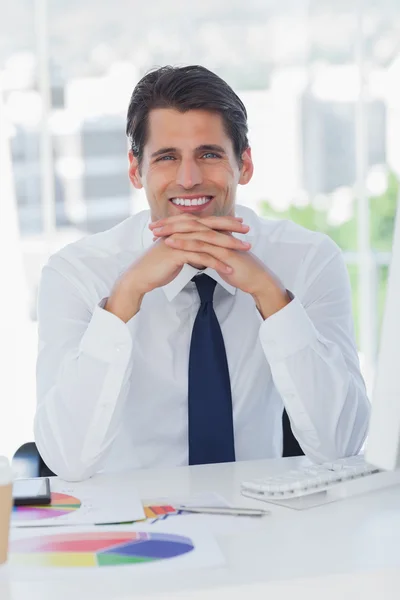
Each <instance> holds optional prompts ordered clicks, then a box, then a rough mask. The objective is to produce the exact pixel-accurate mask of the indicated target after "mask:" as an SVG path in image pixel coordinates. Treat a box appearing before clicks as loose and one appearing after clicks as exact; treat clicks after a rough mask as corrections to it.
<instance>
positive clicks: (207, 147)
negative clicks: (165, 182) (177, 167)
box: [151, 144, 226, 158]
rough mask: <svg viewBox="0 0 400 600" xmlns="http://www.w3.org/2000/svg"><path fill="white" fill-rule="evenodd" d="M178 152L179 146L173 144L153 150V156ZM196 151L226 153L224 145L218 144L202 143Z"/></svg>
mask: <svg viewBox="0 0 400 600" xmlns="http://www.w3.org/2000/svg"><path fill="white" fill-rule="evenodd" d="M178 152H179V150H178V148H173V147H172V146H171V147H169V148H160V149H159V150H156V151H155V152H153V154H152V155H151V158H156V157H157V156H161V155H162V154H174V153H178ZM195 152H218V153H219V154H226V152H225V150H224V149H223V148H222V146H218V144H202V145H201V146H197V148H196V149H195Z"/></svg>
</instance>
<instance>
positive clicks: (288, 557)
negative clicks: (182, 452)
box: [0, 458, 400, 600]
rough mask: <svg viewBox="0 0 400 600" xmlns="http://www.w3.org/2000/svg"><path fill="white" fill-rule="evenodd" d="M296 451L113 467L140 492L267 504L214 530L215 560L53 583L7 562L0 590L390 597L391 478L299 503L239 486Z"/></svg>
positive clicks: (394, 525) (34, 597) (25, 595)
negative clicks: (350, 494) (28, 576)
mask: <svg viewBox="0 0 400 600" xmlns="http://www.w3.org/2000/svg"><path fill="white" fill-rule="evenodd" d="M304 460H305V459H304V458H297V459H282V460H271V461H254V462H247V463H246V462H243V463H236V464H227V465H208V466H200V467H185V468H177V469H162V470H161V469H154V470H147V471H135V472H130V473H127V474H123V475H121V477H134V479H135V481H136V484H137V489H138V491H139V493H140V496H141V497H142V498H143V499H150V498H157V497H160V496H167V495H170V496H176V495H182V496H187V495H190V494H196V493H198V492H204V491H216V492H219V493H220V494H222V495H223V496H224V497H225V498H226V499H227V500H229V501H231V502H232V503H233V504H235V505H239V504H240V505H243V506H262V507H264V508H270V510H271V512H272V515H271V516H268V517H264V518H263V519H261V520H260V521H259V527H258V528H257V529H254V528H252V529H251V530H249V531H243V529H242V530H241V532H240V534H237V535H234V534H233V535H224V536H219V537H218V542H219V545H220V547H221V549H222V551H223V553H224V555H225V558H226V566H224V567H220V568H215V569H208V570H203V569H192V570H190V571H180V572H179V573H176V574H172V573H171V574H168V575H162V576H159V577H158V578H157V579H156V578H154V577H153V578H152V580H147V579H143V578H140V580H137V581H135V579H134V577H133V576H132V581H129V583H127V579H126V578H125V579H124V580H122V579H121V580H119V579H118V576H117V575H116V573H117V571H113V573H111V571H110V572H108V574H107V569H101V570H100V571H99V577H98V578H97V576H96V585H93V583H91V584H90V586H89V585H88V584H87V580H86V581H85V580H84V579H82V580H81V579H80V578H79V577H76V578H71V580H70V581H69V582H68V583H65V582H63V583H62V585H61V584H60V582H59V581H57V579H55V578H54V575H53V576H52V574H51V569H49V570H48V576H47V577H46V580H45V581H42V582H22V581H15V580H13V579H11V580H10V579H9V577H8V569H7V568H6V569H3V570H0V598H1V600H28V599H29V600H64V598H65V599H68V600H91V599H92V598H97V599H98V600H105V599H107V600H111V599H112V600H122V599H123V600H128V599H130V598H135V599H137V598H138V597H142V594H143V595H144V594H145V593H146V594H149V595H150V596H153V594H154V595H155V596H156V597H159V594H161V597H163V598H164V597H167V598H187V599H190V598H193V599H194V598H196V599H197V598H198V599H200V598H219V599H220V600H221V599H223V598H225V597H226V598H229V599H230V600H234V599H235V598H239V597H240V598H244V597H246V596H249V597H250V594H251V596H252V598H251V600H253V598H263V600H265V599H266V598H268V597H271V598H272V597H273V598H274V600H279V599H280V598H291V597H293V599H296V600H299V599H301V598H303V597H304V598H307V599H308V600H313V599H314V598H323V599H324V600H331V598H332V599H333V598H335V599H336V598H340V600H344V599H347V598H361V599H363V600H365V599H369V598H371V597H375V598H377V600H378V599H379V600H382V599H385V600H386V599H390V600H391V599H392V598H393V599H395V598H396V600H398V598H399V597H400V486H397V487H394V488H388V489H386V490H382V491H379V492H373V493H370V494H368V495H365V496H361V497H360V496H359V497H354V498H350V499H347V500H344V501H340V502H336V503H333V504H329V505H325V506H321V507H318V508H315V509H312V510H307V511H299V512H298V511H293V510H290V509H287V508H283V507H278V506H274V505H266V504H265V503H261V502H258V501H255V500H254V501H253V500H250V499H246V498H244V497H242V496H241V495H240V492H239V489H240V482H241V481H243V480H244V479H249V478H251V477H257V476H258V477H260V476H263V475H265V474H272V473H277V472H281V471H283V470H285V469H289V468H293V467H294V466H295V465H297V464H300V463H301V462H302V461H304ZM46 533H47V532H46ZM236 586H240V587H236ZM242 586H244V587H242ZM225 588H236V589H233V590H232V589H230V590H228V589H225ZM268 592H269V594H268ZM271 592H272V594H273V596H272V595H271ZM322 592H323V593H322ZM239 595H240V596H239Z"/></svg>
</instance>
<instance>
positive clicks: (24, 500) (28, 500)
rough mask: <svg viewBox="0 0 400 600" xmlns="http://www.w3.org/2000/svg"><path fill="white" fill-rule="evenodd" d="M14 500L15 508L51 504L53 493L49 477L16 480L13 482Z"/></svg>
mask: <svg viewBox="0 0 400 600" xmlns="http://www.w3.org/2000/svg"><path fill="white" fill-rule="evenodd" d="M13 500H14V505H15V506H26V505H29V504H33V505H36V504H38V505H42V504H43V505H44V504H50V502H51V492H50V481H49V479H48V477H41V478H39V477H35V478H32V479H16V480H15V481H14V482H13Z"/></svg>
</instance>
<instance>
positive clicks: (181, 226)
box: [152, 220, 249, 237]
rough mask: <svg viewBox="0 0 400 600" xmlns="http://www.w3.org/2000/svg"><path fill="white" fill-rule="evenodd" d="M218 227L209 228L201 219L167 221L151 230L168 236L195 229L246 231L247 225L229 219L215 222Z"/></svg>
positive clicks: (229, 231) (156, 233) (157, 234)
mask: <svg viewBox="0 0 400 600" xmlns="http://www.w3.org/2000/svg"><path fill="white" fill-rule="evenodd" d="M217 225H218V227H216V228H215V229H214V228H211V227H210V226H208V225H205V224H204V223H203V222H202V221H195V220H193V221H188V220H185V221H177V222H175V223H167V224H165V225H164V226H161V227H155V228H154V229H153V230H152V233H153V235H156V236H162V237H165V236H168V235H173V234H174V233H192V232H195V231H212V230H213V229H214V230H215V231H225V232H228V233H248V231H249V227H248V225H243V224H242V223H239V222H237V221H236V222H235V221H231V222H219V223H217Z"/></svg>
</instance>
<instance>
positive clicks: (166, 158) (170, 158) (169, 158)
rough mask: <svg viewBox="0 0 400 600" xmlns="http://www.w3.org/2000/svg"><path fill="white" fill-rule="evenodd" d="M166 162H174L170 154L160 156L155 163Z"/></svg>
mask: <svg viewBox="0 0 400 600" xmlns="http://www.w3.org/2000/svg"><path fill="white" fill-rule="evenodd" d="M166 160H175V157H174V156H171V155H170V154H166V155H165V156H160V158H157V159H156V162H161V161H166Z"/></svg>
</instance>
